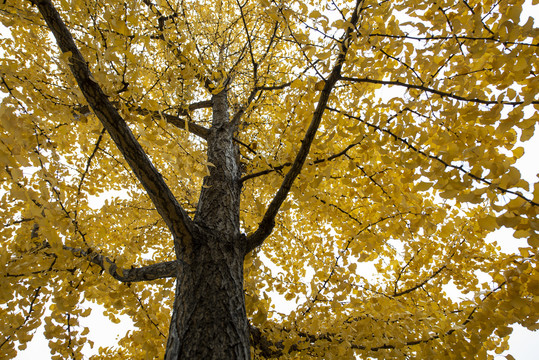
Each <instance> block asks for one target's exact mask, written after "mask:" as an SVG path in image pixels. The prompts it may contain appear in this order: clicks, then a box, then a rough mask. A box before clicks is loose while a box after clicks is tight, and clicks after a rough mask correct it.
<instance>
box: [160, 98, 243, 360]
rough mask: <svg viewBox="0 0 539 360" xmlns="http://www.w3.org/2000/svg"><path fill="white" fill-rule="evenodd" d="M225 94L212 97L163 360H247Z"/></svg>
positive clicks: (237, 185) (234, 154)
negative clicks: (189, 240)
mask: <svg viewBox="0 0 539 360" xmlns="http://www.w3.org/2000/svg"><path fill="white" fill-rule="evenodd" d="M234 131H235V129H234V125H233V124H232V123H231V122H230V121H229V116H228V103H227V98H226V91H222V92H221V93H219V94H217V95H215V96H214V98H213V118H212V127H211V129H210V135H209V137H208V139H207V140H208V161H209V162H210V163H211V164H212V165H210V176H208V177H206V178H205V179H204V187H203V189H202V192H201V195H200V199H199V203H198V207H197V213H196V215H195V224H196V225H195V230H194V232H193V244H194V246H193V248H192V251H191V252H189V251H182V252H181V253H178V254H177V256H178V259H179V261H178V264H179V270H178V277H177V282H176V298H175V300H174V309H173V314H172V320H171V324H170V331H169V338H168V343H167V351H166V355H165V359H167V360H169V359H249V358H250V347H249V324H248V321H247V316H246V313H245V298H244V293H243V257H244V254H245V237H244V236H243V235H241V233H240V225H239V224H240V223H239V206H240V190H241V182H240V170H239V164H238V150H237V145H235V143H234Z"/></svg>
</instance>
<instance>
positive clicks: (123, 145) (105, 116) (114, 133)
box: [29, 0, 192, 248]
mask: <svg viewBox="0 0 539 360" xmlns="http://www.w3.org/2000/svg"><path fill="white" fill-rule="evenodd" d="M29 1H31V2H32V3H33V4H34V5H37V7H38V10H39V12H40V13H41V15H42V16H43V19H44V20H45V22H46V23H47V25H48V27H49V29H50V30H51V31H52V33H53V35H54V37H55V38H56V42H57V44H58V46H59V48H60V50H61V51H62V53H63V54H64V55H63V56H67V58H68V61H69V67H70V69H71V72H72V74H73V76H74V77H75V79H76V81H77V84H78V86H79V88H80V90H81V91H82V93H83V95H84V97H85V98H86V101H87V102H88V104H89V105H90V107H91V108H92V110H93V111H94V113H95V114H96V116H97V117H98V118H99V120H100V121H101V123H102V124H103V126H104V127H105V128H106V129H107V131H108V132H109V134H110V136H111V137H112V139H113V140H114V142H115V143H116V146H117V147H118V149H119V150H120V152H121V153H122V155H123V156H124V158H125V159H126V161H127V163H128V164H129V166H130V167H131V169H132V170H133V172H134V173H135V175H136V177H137V178H138V179H139V181H140V183H141V184H142V186H143V187H144V189H145V190H146V192H147V194H148V195H149V197H150V198H151V200H152V202H153V203H154V204H155V207H156V209H157V211H158V212H159V214H160V215H161V217H162V218H163V220H164V221H165V223H166V224H167V226H168V228H169V229H170V231H171V232H172V234H173V236H174V239H175V240H174V242H175V245H179V244H182V245H183V246H186V247H187V248H190V247H191V239H192V236H191V227H192V220H191V219H190V218H189V216H188V215H187V213H186V212H185V210H184V209H183V208H182V207H181V206H180V204H179V203H178V201H177V200H176V198H175V197H174V195H173V194H172V192H171V191H170V189H169V188H168V186H167V184H166V183H165V181H164V179H163V177H162V176H161V174H160V173H159V172H158V171H157V169H156V168H155V167H154V166H153V164H152V163H151V161H150V159H149V158H148V156H147V155H146V153H145V152H144V150H143V149H142V147H141V146H140V144H139V143H138V142H137V140H136V139H135V137H134V136H133V133H132V132H131V130H130V129H129V127H128V126H127V124H126V122H125V120H124V119H123V118H122V117H121V116H120V114H119V113H118V111H117V110H116V109H115V108H114V106H113V105H112V103H111V102H110V101H109V100H108V98H107V96H106V95H105V93H104V92H103V90H102V89H101V87H100V86H99V85H98V84H97V83H96V82H95V80H94V78H93V77H92V75H91V73H90V69H89V68H88V64H87V63H86V61H85V60H84V58H83V56H82V54H81V53H80V51H79V49H78V48H77V46H76V44H75V42H74V40H73V37H72V35H71V33H70V32H69V30H68V29H67V27H66V25H65V24H64V22H63V21H62V19H61V17H60V14H59V13H58V12H57V11H56V9H55V8H54V5H53V4H52V2H51V0H29Z"/></svg>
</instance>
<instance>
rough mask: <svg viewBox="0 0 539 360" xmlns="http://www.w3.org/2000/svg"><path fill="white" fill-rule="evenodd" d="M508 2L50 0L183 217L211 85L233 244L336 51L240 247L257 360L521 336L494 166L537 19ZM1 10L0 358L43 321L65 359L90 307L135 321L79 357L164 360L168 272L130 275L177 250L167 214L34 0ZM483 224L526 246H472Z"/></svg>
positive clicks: (505, 154) (527, 291)
mask: <svg viewBox="0 0 539 360" xmlns="http://www.w3.org/2000/svg"><path fill="white" fill-rule="evenodd" d="M533 3H534V4H535V6H536V4H537V1H535V0H534V1H533ZM522 5H523V1H521V0H502V1H493V0H483V1H475V0H438V1H412V0H399V1H380V0H378V1H372V0H365V1H358V3H357V4H356V3H355V2H353V1H350V0H348V1H346V0H334V1H315V0H311V1H284V0H273V1H270V0H259V1H255V0H238V1H232V0H230V1H226V0H223V1H214V0H211V1H202V0H201V1H192V0H190V1H189V0H167V1H163V0H155V1H152V0H127V1H121V2H120V1H106V0H97V1H85V0H60V1H55V6H56V7H57V9H58V11H59V12H60V14H61V17H62V19H63V20H64V22H65V23H66V25H67V27H68V28H69V29H70V31H71V32H72V34H73V36H74V38H75V39H76V44H77V46H78V47H79V49H80V51H81V52H82V54H83V56H84V58H85V59H86V61H87V62H88V66H89V67H90V70H91V72H92V75H93V78H94V80H95V82H96V83H98V84H99V85H100V86H101V87H102V89H103V90H104V92H105V93H106V94H107V95H108V97H109V100H110V101H111V102H112V103H113V104H114V106H115V107H116V108H117V109H118V111H119V112H120V114H121V115H122V117H123V118H124V119H125V120H126V121H127V123H128V125H129V127H130V128H131V130H132V131H133V133H134V134H135V136H136V138H137V140H138V142H139V143H140V144H141V145H142V146H143V148H144V149H145V151H146V152H147V153H148V155H149V156H150V158H151V160H152V162H153V163H154V165H155V166H156V167H157V169H159V171H160V172H161V173H162V175H163V177H164V178H165V180H166V182H167V184H168V185H169V186H170V187H171V189H172V191H173V193H174V195H175V196H176V198H177V200H178V201H179V203H180V204H181V205H182V207H183V208H184V209H186V210H187V212H188V213H189V214H193V213H194V212H195V210H196V206H197V201H198V196H199V194H200V189H201V186H202V180H203V177H204V176H205V175H207V174H208V167H211V166H213V164H211V163H209V162H208V161H207V158H206V150H207V149H206V141H205V139H206V138H207V136H208V128H209V127H210V118H211V96H212V94H216V93H218V92H220V91H222V90H223V89H224V88H226V89H228V100H229V106H230V113H231V116H235V117H237V118H236V119H237V120H238V121H239V122H240V128H239V131H238V132H237V134H236V139H235V141H236V142H237V143H238V144H239V149H240V162H241V164H242V171H243V178H242V181H243V188H242V203H241V212H240V219H241V224H242V228H243V230H244V231H245V232H246V233H247V234H250V233H252V232H253V231H255V230H256V229H257V228H258V224H259V223H260V221H261V219H262V217H263V215H264V213H265V212H266V208H267V206H268V204H269V202H270V201H271V199H272V198H273V197H274V196H275V192H276V190H277V189H278V188H279V186H280V185H281V182H282V181H283V176H284V175H285V174H286V173H287V172H288V171H289V169H290V166H291V165H292V163H293V161H294V159H295V156H296V154H297V152H298V150H299V148H300V146H301V145H302V143H303V141H304V136H305V132H306V129H307V127H308V126H309V124H310V123H311V120H312V119H313V117H314V115H313V113H314V111H315V107H316V105H317V104H318V102H319V100H320V96H321V94H322V93H323V92H324V91H325V90H326V87H325V85H326V81H327V80H328V76H329V74H330V73H331V72H332V71H333V69H334V68H335V66H336V64H337V63H338V60H339V56H340V55H339V54H342V50H343V49H344V48H346V49H347V54H346V57H345V59H344V63H343V64H342V70H341V72H340V76H339V78H338V79H337V81H336V83H335V84H334V86H332V87H331V88H330V89H329V91H330V93H329V94H330V95H329V100H328V103H327V106H326V107H325V111H324V115H323V117H322V121H321V124H320V126H319V128H318V131H317V133H316V137H315V138H314V141H313V143H312V147H311V150H310V153H309V156H308V158H307V161H306V162H305V164H304V166H303V168H302V170H301V173H300V175H299V177H298V178H297V179H296V180H295V182H294V183H293V186H292V188H291V191H290V193H289V194H288V197H287V198H286V201H285V202H284V204H283V206H282V207H281V209H280V212H279V213H278V215H277V218H276V226H275V228H274V229H273V233H272V235H271V236H270V237H269V238H268V240H266V242H265V243H264V244H263V245H262V246H261V247H258V248H256V249H254V250H253V251H252V252H251V253H250V254H249V255H248V256H247V258H246V260H245V296H246V302H247V314H248V317H249V319H250V322H251V324H252V325H253V327H254V328H256V331H255V330H252V333H253V339H252V340H253V346H254V349H253V351H254V353H256V354H258V355H257V356H260V357H261V358H262V357H282V358H294V357H295V356H300V357H301V358H324V359H331V358H339V359H345V358H354V356H358V355H359V356H360V357H361V358H367V357H375V358H383V359H390V358H405V357H407V356H412V357H414V358H443V359H447V358H476V357H477V358H482V357H486V354H487V351H496V352H497V353H501V352H502V351H503V350H504V349H506V348H507V338H508V335H509V334H510V333H511V328H509V327H508V326H509V325H510V324H513V323H519V324H521V325H523V326H525V327H527V328H529V329H532V330H535V329H537V320H538V315H537V314H539V273H538V269H537V255H538V254H537V251H538V246H539V234H538V231H539V221H538V219H537V214H538V206H539V184H538V183H535V184H529V183H528V182H527V181H525V180H523V179H522V178H521V174H520V172H519V170H518V169H516V168H515V162H516V160H517V159H518V158H520V157H521V156H522V155H523V153H524V150H523V147H522V144H521V142H525V141H527V140H529V139H530V138H531V137H532V135H533V133H534V129H535V125H536V123H537V120H538V113H539V112H538V110H539V97H538V95H537V90H538V89H539V79H538V77H537V73H538V72H539V61H538V59H539V56H538V55H539V51H538V41H539V31H538V29H537V28H536V27H534V20H533V19H532V18H527V16H526V14H522V13H521V12H522ZM356 6H357V7H358V11H357V14H358V15H359V17H358V20H357V22H356V23H352V22H350V19H351V17H352V15H353V13H354V11H355V10H354V9H355V8H356ZM0 20H1V21H2V24H3V25H4V26H6V27H8V29H9V33H7V34H6V35H4V37H3V38H2V39H1V40H0V48H1V60H0V61H1V70H0V71H1V88H2V93H3V95H2V100H1V105H0V119H1V120H0V162H1V164H0V178H1V181H2V185H1V186H2V188H1V190H0V195H1V200H0V201H1V206H0V216H1V218H2V220H1V221H2V227H1V228H0V232H1V235H0V241H1V246H0V263H1V266H0V334H1V335H0V357H2V358H13V357H15V356H16V353H17V351H18V350H21V349H24V348H25V347H26V344H27V342H29V341H30V340H31V339H32V334H33V333H34V332H35V329H36V328H37V327H39V326H40V325H44V326H45V336H46V337H47V338H48V339H49V346H50V347H51V350H52V352H53V353H55V354H56V355H55V356H56V358H71V357H75V358H80V357H81V356H82V355H81V352H82V349H83V346H84V344H85V343H87V342H88V343H90V344H91V340H88V339H87V334H88V329H86V328H84V327H82V326H79V320H80V319H81V318H82V317H85V316H89V315H90V313H91V310H92V309H91V303H92V302H93V303H98V304H101V305H102V306H104V307H105V309H106V315H107V316H108V317H109V318H110V319H111V321H113V322H116V321H119V320H118V316H119V315H120V314H122V315H127V316H129V317H130V318H131V319H132V320H133V322H134V326H135V328H134V329H133V330H131V331H129V332H128V333H127V334H126V335H125V337H124V338H122V339H121V340H120V341H119V343H118V347H117V348H114V349H110V348H109V349H100V350H99V355H95V357H94V358H107V359H109V358H110V359H111V358H121V359H125V358H140V359H142V358H152V357H154V356H155V357H162V354H163V351H164V344H165V343H166V336H167V329H168V323H169V320H170V309H171V305H172V300H173V296H174V294H173V282H174V280H173V278H172V277H170V276H168V275H167V274H168V273H167V272H166V270H164V272H163V274H164V275H162V276H158V277H159V278H158V279H155V280H153V281H152V282H139V281H135V280H140V279H136V275H133V274H134V270H136V269H139V268H142V267H144V266H149V265H151V264H160V263H164V265H163V266H168V265H167V264H170V263H167V262H170V261H173V260H175V256H174V250H173V246H172V239H171V236H170V234H169V232H168V229H167V227H166V224H165V223H164V221H163V220H162V219H161V218H160V216H159V215H158V213H157V212H156V211H155V208H154V206H153V204H152V203H151V201H150V199H149V197H148V195H147V194H146V193H145V191H144V190H143V188H142V187H141V186H140V184H139V183H138V181H137V180H136V178H135V177H134V176H133V174H132V172H131V170H129V169H128V167H127V165H126V162H125V160H124V159H123V158H122V156H121V154H120V153H119V151H118V150H117V148H116V147H115V145H114V144H113V142H112V141H111V139H110V137H109V135H108V134H107V133H106V132H105V131H104V130H103V127H102V125H101V123H100V122H99V121H98V120H97V118H96V117H95V115H94V114H93V113H92V112H91V111H90V110H89V108H88V106H87V104H86V102H85V100H84V98H83V96H82V94H81V92H80V90H79V89H78V87H77V86H76V83H75V81H74V79H73V77H72V75H71V73H70V71H69V68H68V65H69V63H70V61H72V54H70V53H68V52H66V53H60V52H59V51H58V48H57V47H56V44H55V42H54V39H53V38H52V36H51V35H50V30H49V28H48V27H47V26H46V25H45V23H44V21H43V19H42V18H41V16H40V15H39V13H38V12H37V10H36V8H35V6H33V5H32V1H22V0H21V1H13V0H7V1H3V2H2V4H1V5H0ZM347 32H348V34H350V36H348V37H346V36H345V34H347ZM343 39H345V40H344V41H345V42H343ZM115 195H118V196H115ZM96 199H97V200H103V199H104V202H99V201H97V204H99V205H96ZM501 227H506V228H509V229H513V230H514V237H515V238H524V239H527V245H523V246H522V247H521V248H520V249H519V253H516V254H513V253H511V254H507V253H504V252H502V251H501V249H500V247H499V246H498V245H497V244H496V243H493V242H489V241H486V240H485V237H486V235H487V234H489V233H491V232H493V231H495V230H497V229H499V228H501ZM506 241H508V242H511V241H514V240H512V239H507V240H506ZM523 244H524V243H523ZM130 276H131V277H130ZM148 280H152V279H148ZM456 293H457V294H458V296H457V295H455V294H456ZM285 302H286V305H287V306H286V308H293V310H292V311H288V310H286V311H285V310H284V308H283V303H285Z"/></svg>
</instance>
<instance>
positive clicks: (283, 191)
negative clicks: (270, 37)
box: [246, 0, 362, 253]
mask: <svg viewBox="0 0 539 360" xmlns="http://www.w3.org/2000/svg"><path fill="white" fill-rule="evenodd" d="M361 2H362V1H361V0H357V1H356V5H355V8H354V11H353V14H352V17H351V19H350V23H351V24H352V25H355V24H356V23H357V21H358V19H359V7H360V4H361ZM353 31H354V30H353V27H349V28H348V29H347V30H346V33H345V35H344V37H343V40H342V45H341V46H340V52H339V55H338V57H337V59H336V61H335V65H334V66H333V69H332V71H331V73H330V74H329V76H328V78H327V79H326V80H325V83H324V88H323V89H322V91H321V93H320V97H319V99H318V104H317V106H316V109H315V111H314V114H313V117H312V119H311V123H310V125H309V128H308V129H307V132H306V133H305V136H304V138H303V140H302V141H301V147H300V149H299V151H298V153H297V155H296V158H295V159H294V162H293V163H292V166H291V167H290V170H289V171H288V173H287V174H286V175H285V177H284V179H283V182H282V183H281V186H280V187H279V190H277V193H276V194H275V196H274V197H273V199H272V201H271V202H270V204H269V206H268V208H267V210H266V213H265V214H264V217H263V218H262V221H261V222H260V224H259V226H258V229H257V230H256V231H255V232H254V233H252V234H251V235H250V236H249V237H248V238H247V249H246V250H247V253H249V252H250V251H251V250H253V249H254V248H256V247H257V246H260V245H262V243H263V242H264V240H265V239H266V238H267V237H268V236H269V235H270V234H271V232H272V231H273V227H274V226H275V217H276V216H277V213H278V212H279V209H280V207H281V205H282V204H283V202H284V200H285V199H286V197H287V195H288V193H289V192H290V189H291V188H292V184H293V183H294V180H295V179H296V178H297V177H298V175H299V173H300V172H301V169H302V167H303V164H304V163H305V160H306V159H307V156H308V155H309V150H310V148H311V145H312V143H313V140H314V138H315V135H316V131H317V130H318V127H319V126H320V122H321V121H322V116H323V115H324V110H325V109H326V105H327V103H328V100H329V96H330V94H331V91H332V90H333V88H334V86H335V84H336V83H337V81H338V80H339V78H340V75H341V69H342V65H343V63H344V60H345V58H346V53H347V52H348V48H349V46H350V41H351V37H352V33H353Z"/></svg>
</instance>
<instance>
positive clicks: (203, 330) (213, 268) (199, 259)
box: [165, 236, 250, 360]
mask: <svg viewBox="0 0 539 360" xmlns="http://www.w3.org/2000/svg"><path fill="white" fill-rule="evenodd" d="M204 240H205V241H204V243H205V244H204V245H203V246H202V247H200V248H198V249H195V251H194V252H193V254H192V256H190V257H189V259H185V260H184V261H185V262H184V264H182V265H180V266H181V270H180V274H179V277H178V280H177V285H176V298H175V301H174V309H173V314H172V321H171V324H170V331H169V338H168V344H167V352H166V355H165V359H167V360H172V359H173V360H176V359H208V360H209V359H249V358H250V347H249V327H248V321H247V316H246V313H245V298H244V293H243V249H241V248H238V247H237V246H235V244H237V243H238V240H239V239H219V238H213V236H211V237H208V238H206V239H204ZM187 261H189V262H190V263H187Z"/></svg>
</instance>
